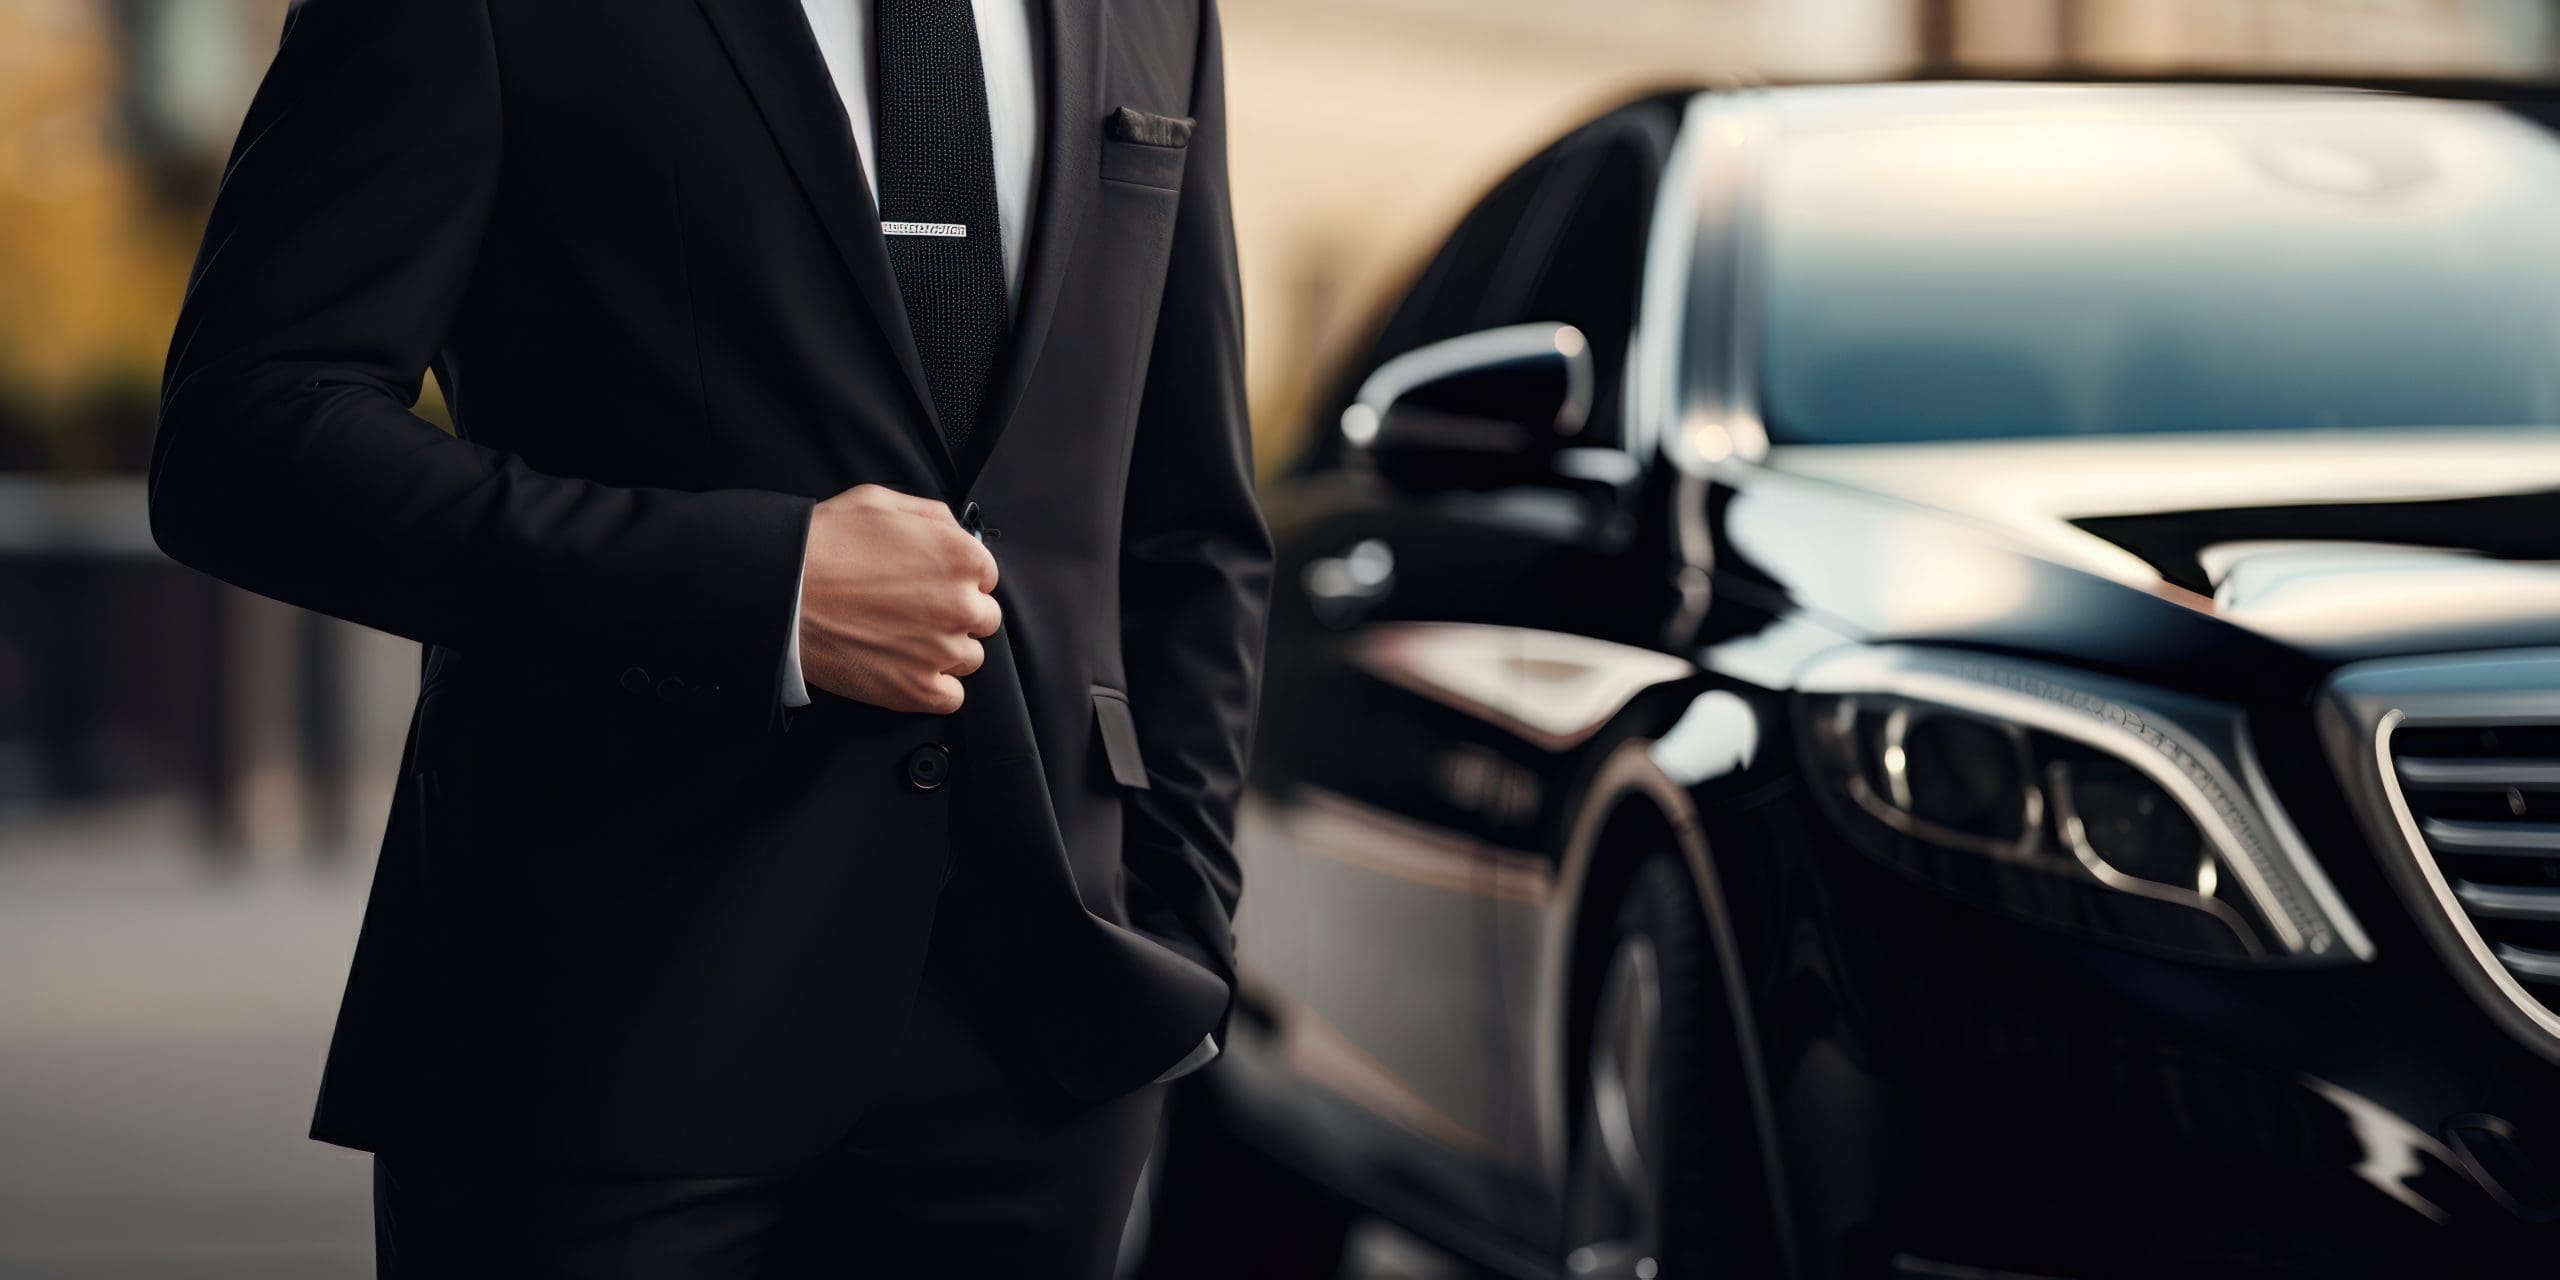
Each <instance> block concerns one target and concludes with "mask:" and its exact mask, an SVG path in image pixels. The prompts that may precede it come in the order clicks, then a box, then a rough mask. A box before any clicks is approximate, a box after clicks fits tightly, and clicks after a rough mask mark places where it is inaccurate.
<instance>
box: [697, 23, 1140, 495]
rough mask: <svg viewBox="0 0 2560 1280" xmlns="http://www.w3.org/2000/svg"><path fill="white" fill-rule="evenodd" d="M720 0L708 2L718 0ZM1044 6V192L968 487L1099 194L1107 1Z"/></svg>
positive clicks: (1033, 354)
mask: <svg viewBox="0 0 2560 1280" xmlns="http://www.w3.org/2000/svg"><path fill="white" fill-rule="evenodd" d="M718 2H719V0H704V3H706V4H711V3H718ZM1036 2H1037V3H1040V4H1042V5H1044V6H1045V16H1046V17H1047V19H1048V22H1047V26H1048V38H1047V39H1046V40H1045V41H1044V43H1045V44H1046V45H1047V50H1046V54H1045V56H1046V57H1047V59H1048V63H1047V66H1048V72H1049V77H1048V92H1047V94H1046V96H1045V98H1044V100H1043V101H1042V103H1041V107H1042V116H1043V119H1042V129H1041V135H1042V138H1043V143H1042V148H1041V159H1040V191H1039V195H1038V198H1037V199H1036V200H1035V201H1034V203H1033V206H1032V211H1031V241H1030V249H1029V253H1028V258H1029V260H1028V261H1026V262H1025V263H1024V264H1023V269H1022V302H1021V305H1020V308H1019V309H1018V310H1017V311H1016V312H1015V313H1014V321H1013V332H1012V333H1011V335H1010V336H1009V337H1008V338H1007V340H1006V342H1005V347H1004V356H1003V358H1002V359H1001V360H1000V361H998V363H997V368H996V383H995V386H994V387H993V388H992V389H991V390H990V391H989V392H988V395H987V399H986V403H985V407H984V408H982V409H981V410H979V413H978V426H977V429H976V430H975V431H974V432H972V433H971V435H970V440H969V447H968V451H967V455H966V456H965V457H963V458H961V459H960V461H959V467H960V485H961V488H962V489H963V490H965V489H967V488H968V487H969V485H970V484H971V483H972V482H974V481H975V480H976V479H977V477H978V472H979V470H980V469H982V468H983V467H984V466H985V465H986V459H987V454H988V451H989V450H992V449H993V448H995V444H996V438H997V437H998V436H1000V435H1001V434H1003V432H1004V428H1005V424H1006V423H1007V422H1009V421H1010V420H1011V419H1012V417H1013V414H1014V411H1015V410H1016V409H1017V408H1018V407H1019V406H1020V405H1021V403H1022V394H1023V390H1024V388H1025V387H1026V386H1027V385H1028V384H1029V383H1030V381H1031V371H1032V369H1033V368H1034V367H1035V366H1036V365H1037V364H1038V363H1039V360H1040V348H1041V344H1042V343H1043V341H1045V340H1046V338H1047V336H1048V332H1049V322H1050V320H1051V319H1052V318H1053V317H1054V316H1055V315H1056V313H1057V309H1058V291H1059V290H1060V289H1061V288H1063V287H1064V286H1065V284H1066V277H1067V265H1068V262H1069V261H1070V259H1071V258H1072V257H1073V256H1074V251H1075V240H1076V229H1077V228H1078V227H1080V226H1081V225H1083V222H1084V213H1085V205H1086V203H1087V202H1088V201H1090V200H1091V199H1092V197H1093V184H1094V174H1095V172H1096V169H1097V166H1098V164H1099V160H1098V157H1097V154H1096V153H1097V151H1098V149H1099V147H1100V145H1101V143H1100V138H1101V130H1102V123H1101V118H1102V113H1101V112H1100V111H1099V110H1098V109H1096V107H1095V104H1094V95H1095V94H1096V93H1097V92H1098V91H1099V90H1098V88H1097V86H1099V85H1100V84H1101V81H1102V11H1103V5H1104V3H1105V0H1036Z"/></svg>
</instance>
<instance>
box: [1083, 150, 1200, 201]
mask: <svg viewBox="0 0 2560 1280" xmlns="http://www.w3.org/2000/svg"><path fill="white" fill-rule="evenodd" d="M1190 155H1191V149H1190V148H1189V147H1171V146H1159V145H1157V144H1155V143H1150V142H1124V141H1122V140H1120V139H1118V138H1105V139H1103V140H1102V176H1103V179H1104V180H1105V181H1109V182H1122V183H1127V184H1129V185H1130V186H1135V187H1149V188H1153V189H1154V190H1157V191H1166V192H1180V191H1181V190H1182V170H1183V167H1184V163H1185V161H1186V160H1187V159H1188V158H1189V157H1190Z"/></svg>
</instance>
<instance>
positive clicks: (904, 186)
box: [873, 0, 1006, 457]
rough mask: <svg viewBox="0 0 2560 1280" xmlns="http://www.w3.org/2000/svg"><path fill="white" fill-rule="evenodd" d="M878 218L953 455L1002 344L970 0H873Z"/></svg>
mask: <svg viewBox="0 0 2560 1280" xmlns="http://www.w3.org/2000/svg"><path fill="white" fill-rule="evenodd" d="M873 18H874V24H873V26H874V32H875V34H876V36H877V39H878V45H879V58H880V118H879V125H878V128H879V151H880V229H881V230H882V231H883V232H884V233H886V234H887V236H888V241H889V262H890V264H891V265H892V266H894V267H895V268H896V269H897V273H898V295H899V297H901V298H903V299H904V300H905V301H906V304H907V325H908V328H909V329H910V330H912V331H913V332H914V334H915V340H916V350H917V352H918V354H920V355H921V356H923V358H924V375H925V382H926V383H927V385H929V386H930V387H931V388H932V390H933V407H934V411H935V413H936V414H937V415H938V416H939V417H940V418H941V419H942V437H943V439H944V440H945V441H947V442H949V444H950V446H951V452H952V455H953V456H954V457H958V456H959V455H960V453H961V450H962V449H963V448H965V447H966V446H967V444H968V443H969V434H970V432H971V431H972V430H973V429H974V428H975V427H976V426H977V420H978V404H979V402H980V401H981V400H982V399H984V398H985V396H986V393H987V383H988V380H989V379H990V377H991V376H992V375H993V374H994V372H995V364H996V353H997V351H998V350H999V349H1001V347H1002V346H1003V344H1004V336H1005V327H1006V319H1005V312H1006V309H1005V296H1004V293H1005V290H1004V242H1003V239H1002V236H1001V233H1000V232H999V230H998V228H997V225H996V163H995V143H994V140H993V137H992V136H991V133H990V130H989V127H988V124H987V82H986V72H985V70H984V68H982V67H981V66H980V65H979V60H978V22H977V18H976V17H975V16H974V15H972V14H971V13H970V11H969V0H877V2H876V5H875V7H874V10H873Z"/></svg>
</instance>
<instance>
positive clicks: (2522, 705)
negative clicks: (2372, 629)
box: [2321, 649, 2560, 1060]
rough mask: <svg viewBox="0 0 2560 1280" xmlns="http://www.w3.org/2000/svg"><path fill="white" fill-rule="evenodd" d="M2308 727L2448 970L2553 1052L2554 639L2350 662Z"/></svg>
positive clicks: (2556, 1051)
mask: <svg viewBox="0 0 2560 1280" xmlns="http://www.w3.org/2000/svg"><path fill="white" fill-rule="evenodd" d="M2321 736H2322V739H2323V741H2324V743H2325V745H2326V746H2327V748H2328V751H2329V755H2330V757H2331V762H2332V763H2333V764H2334V765H2335V766H2336V767H2337V770H2338V776H2339V778H2340V780H2341V781H2342V782H2343V783H2344V784H2345V787H2346V791H2347V794H2348V796H2349V798H2350V799H2351V800H2353V801H2354V802H2355V808H2356V816H2357V817H2358V818H2359V819H2360V820H2361V821H2362V823H2363V825H2364V827H2365V830H2366V831H2367V832H2368V833H2369V834H2370V835H2371V836H2372V838H2373V841H2374V845H2375V849H2376V852H2377V853H2378V854H2379V855H2380V856H2381V861H2382V864H2383V868H2384V870H2385V871H2386V872H2388V873H2389V874H2390V876H2391V879H2392V880H2393V882H2394V884H2395V885H2396V886H2397V887H2398V888H2399V890H2400V892H2401V894H2402V896H2403V897H2404V898H2406V899H2408V901H2409V903H2410V905H2411V907H2412V908H2413V909H2414V911H2415V912H2416V915H2417V917H2418V920H2419V923H2420V924H2421V925H2422V926H2424V927H2425V929H2426V931H2427V934H2428V936H2429V937H2430V938H2431V939H2432V940H2433V941H2434V942H2435V944H2436V946H2437V949H2438V950H2439V951H2440V952H2441V953H2442V954H2443V955H2444V957H2445V959H2446V962H2447V963H2449V964H2451V965H2452V966H2453V968H2454V971H2455V974H2456V976H2457V977H2459V978H2460V979H2461V980H2462V983H2463V985H2464V986H2465V987H2466V988H2467V989H2468V990H2469V991H2470V992H2471V993H2472V994H2473V996H2474V997H2475V998H2476V999H2477V1000H2478V1001H2479V1002H2480V1004H2481V1006H2482V1007H2483V1008H2484V1009H2486V1010H2487V1011H2488V1012H2489V1013H2490V1014H2491V1015H2492V1016H2494V1017H2496V1018H2497V1019H2498V1020H2499V1021H2500V1022H2501V1023H2503V1024H2504V1025H2505V1026H2506V1027H2507V1028H2508V1029H2509V1030H2510V1031H2512V1032H2514V1033H2515V1034H2516V1035H2517V1036H2519V1037H2520V1038H2522V1039H2523V1040H2524V1041H2525V1042H2526V1043H2528V1044H2530V1045H2532V1046H2533V1047H2534V1048H2536V1049H2538V1050H2540V1051H2541V1052H2542V1053H2543V1054H2544V1055H2545V1056H2547V1057H2550V1058H2553V1059H2554V1060H2560V649H2536V650H2522V651H2511V652H2504V653H2483V654H2471V655H2462V656H2457V657H2445V658H2400V659H2386V660H2382V661H2376V662H2367V663H2359V664H2357V665H2354V666H2351V667H2348V668H2346V669H2345V670H2343V671H2340V672H2339V673H2338V674H2337V675H2336V676H2334V677H2333V678H2332V679H2331V680H2330V682H2329V688H2328V693H2327V697H2326V698H2325V699H2324V700H2323V705H2322V708H2321Z"/></svg>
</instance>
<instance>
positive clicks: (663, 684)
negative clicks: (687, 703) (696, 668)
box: [658, 676, 684, 702]
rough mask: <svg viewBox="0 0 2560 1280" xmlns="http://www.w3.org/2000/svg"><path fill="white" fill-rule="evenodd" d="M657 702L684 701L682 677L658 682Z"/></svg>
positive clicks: (670, 677) (669, 677)
mask: <svg viewBox="0 0 2560 1280" xmlns="http://www.w3.org/2000/svg"><path fill="white" fill-rule="evenodd" d="M658 701H660V702H682V701H684V677H682V676H668V677H667V678H666V679H664V680H661V681H659V682H658Z"/></svg>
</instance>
